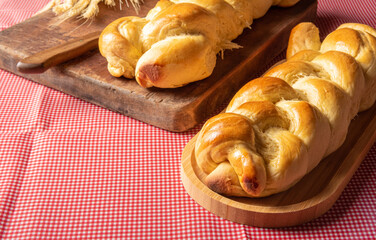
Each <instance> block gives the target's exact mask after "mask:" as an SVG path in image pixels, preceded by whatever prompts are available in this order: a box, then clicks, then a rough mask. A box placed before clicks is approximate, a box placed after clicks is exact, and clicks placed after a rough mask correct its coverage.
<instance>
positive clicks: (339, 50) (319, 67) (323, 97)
mask: <svg viewBox="0 0 376 240" xmlns="http://www.w3.org/2000/svg"><path fill="white" fill-rule="evenodd" d="M375 83H376V31H375V30H374V29H373V28H371V27H369V26H366V25H362V24H343V25H341V26H340V27H339V28H338V29H337V30H335V31H334V32H332V33H330V34H329V35H328V36H327V37H326V38H325V39H324V41H323V42H322V43H321V42H320V38H319V31H318V29H317V28H316V26H314V25H313V24H312V23H301V24H299V25H297V26H296V27H295V28H294V29H293V30H292V32H291V35H290V40H289V45H288V49H287V61H286V62H284V63H282V64H280V65H277V66H275V67H273V68H271V69H270V70H269V71H268V72H267V73H266V74H265V75H264V76H263V77H261V78H258V79H255V80H252V81H250V82H249V83H247V84H246V85H245V86H244V87H243V88H241V89H240V90H239V91H238V92H237V93H236V95H235V96H234V97H233V99H232V100H231V102H230V103H229V105H228V107H227V109H226V111H225V113H220V114H219V115H217V116H214V117H212V118H211V119H209V120H208V121H207V122H206V123H205V124H204V126H203V128H202V129H201V131H200V132H199V134H198V137H197V141H196V145H195V157H196V160H197V163H198V165H199V167H200V168H201V169H202V170H203V171H204V172H205V173H206V174H207V177H206V179H205V183H206V184H207V186H208V187H209V188H211V189H212V190H214V191H216V192H218V193H221V194H225V195H232V196H249V197H261V196H267V195H271V194H274V193H278V192H281V191H283V190H286V189H288V188H289V187H291V186H293V185H294V184H295V183H296V182H297V181H299V180H300V179H301V178H302V177H303V176H304V175H306V174H307V173H308V172H309V171H311V170H312V169H313V168H314V167H315V166H316V165H317V164H318V163H319V162H320V161H321V160H322V159H323V158H324V157H325V156H327V155H328V154H330V153H332V152H333V151H335V150H336V149H338V147H339V146H341V145H342V143H343V142H344V140H345V138H346V134H347V130H348V127H349V123H350V121H351V120H352V119H353V118H354V117H355V116H356V114H357V113H358V112H359V111H363V110H366V109H367V108H369V107H371V106H372V105H373V104H374V102H375V98H376V84H375Z"/></svg>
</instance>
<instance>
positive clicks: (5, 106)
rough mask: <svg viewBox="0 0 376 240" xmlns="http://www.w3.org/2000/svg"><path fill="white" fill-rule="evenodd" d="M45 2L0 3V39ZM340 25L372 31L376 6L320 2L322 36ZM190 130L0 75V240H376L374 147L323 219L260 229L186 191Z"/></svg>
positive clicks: (348, 0) (349, 0) (361, 0)
mask: <svg viewBox="0 0 376 240" xmlns="http://www.w3.org/2000/svg"><path fill="white" fill-rule="evenodd" d="M145 1H147V0H145ZM47 2H48V0H33V1H14V0H0V30H3V29H5V28H8V27H10V26H12V25H14V24H16V23H18V22H21V21H23V20H25V19H27V18H29V17H31V16H32V15H33V14H34V13H35V12H36V11H38V10H39V9H40V8H42V7H43V6H44V5H45V4H46V3H47ZM344 22H360V23H365V24H368V25H370V26H372V27H374V28H375V27H376V1H373V0H372V1H370V0H358V1H353V0H319V6H318V18H317V25H318V27H319V28H320V30H321V33H322V35H323V36H325V35H327V34H328V33H329V32H330V31H332V30H334V29H335V28H336V26H338V25H339V24H341V23H344ZM280 58H282V55H281V57H280ZM198 130H199V127H196V128H195V129H192V130H190V131H188V132H185V133H172V132H168V131H164V130H161V129H158V128H156V127H153V126H150V125H147V124H144V123H142V122H139V121H137V120H134V119H131V118H128V117H125V116H123V115H120V114H117V113H114V112H111V111H108V110H106V109H103V108H101V107H98V106H95V105H92V104H90V103H87V102H84V101H82V100H79V99H76V98H74V97H71V96H68V95H66V94H63V93H61V92H58V91H55V90H52V89H50V88H47V87H44V86H42V85H39V84H36V83H34V82H31V81H29V80H27V79H24V78H21V77H18V76H16V75H14V74H11V73H9V72H6V71H3V70H0V236H1V238H3V239H72V238H73V239H78V238H81V239H87V238H96V239H109V238H111V239H116V238H130V239H258V238H260V239H267V238H270V239H276V238H278V239H376V181H375V179H376V145H374V146H373V147H372V149H371V150H370V152H369V153H368V155H367V157H366V158H365V160H364V161H363V163H362V164H361V166H360V168H359V169H358V171H357V172H356V174H355V175H354V177H353V178H352V180H351V181H350V183H349V184H348V186H347V187H346V189H345V190H344V192H343V193H342V195H341V196H340V198H339V199H338V201H337V202H336V203H335V205H334V206H333V207H332V208H331V209H330V210H329V211H328V212H327V213H326V214H324V215H323V216H322V217H320V218H318V219H315V220H313V221H311V222H309V223H306V224H304V225H301V226H297V227H290V228H282V229H263V228H255V227H250V226H245V225H240V224H236V223H233V222H230V221H227V220H224V219H221V218H219V217H217V216H215V215H213V214H211V213H210V212H208V211H206V210H205V209H203V208H202V207H201V206H199V205H198V204H197V203H196V202H195V201H194V200H192V199H191V198H190V197H189V196H188V194H187V193H186V192H185V190H184V188H183V185H182V183H181V180H180V157H181V153H182V150H183V148H184V146H185V145H186V144H187V142H188V141H189V140H190V139H191V138H192V137H193V136H194V135H195V134H196V133H197V132H198Z"/></svg>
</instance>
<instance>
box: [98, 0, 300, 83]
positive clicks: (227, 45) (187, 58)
mask: <svg viewBox="0 0 376 240" xmlns="http://www.w3.org/2000/svg"><path fill="white" fill-rule="evenodd" d="M298 1H299V0H252V1H250V0H160V1H159V2H158V3H157V4H156V6H155V7H154V8H153V9H151V10H150V11H149V13H148V14H147V16H146V17H145V18H140V17H136V16H130V17H124V18H120V19H117V20H116V21H114V22H112V23H111V24H109V25H108V26H107V27H106V28H105V29H104V30H103V32H102V34H101V37H100V39H99V49H100V52H101V54H102V55H103V56H104V57H105V58H106V59H107V61H108V70H109V72H110V73H111V75H113V76H116V77H120V76H124V77H126V78H134V77H135V78H136V81H137V82H138V83H139V84H140V85H141V86H142V87H152V86H155V87H159V88H176V87H180V86H183V85H185V84H188V83H190V82H194V81H198V80H201V79H204V78H206V77H208V76H210V75H211V73H212V72H213V69H214V67H215V65H216V55H217V53H219V52H221V51H223V50H225V49H233V48H239V47H240V46H238V45H237V44H235V43H233V42H231V41H232V40H234V39H235V38H236V37H238V36H239V35H240V34H241V33H242V32H243V29H244V28H246V27H249V26H250V25H251V24H252V22H253V19H255V18H260V17H262V16H263V15H264V14H265V13H266V12H267V10H268V9H269V8H270V7H271V6H272V5H278V6H282V7H287V6H292V5H294V4H295V3H296V2H298Z"/></svg>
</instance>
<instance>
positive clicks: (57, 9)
mask: <svg viewBox="0 0 376 240" xmlns="http://www.w3.org/2000/svg"><path fill="white" fill-rule="evenodd" d="M100 2H104V4H105V5H107V6H109V7H115V6H116V2H115V0H51V1H50V2H49V3H48V4H47V5H46V6H45V7H44V8H43V9H42V10H40V11H39V12H38V13H41V12H44V11H46V10H49V9H52V11H53V12H54V13H55V14H57V15H60V17H61V19H62V21H64V20H66V19H68V18H72V17H77V16H80V17H82V18H84V19H90V18H93V17H95V16H97V15H98V13H99V7H98V4H99V3H100ZM129 2H130V4H131V5H132V6H133V8H134V9H135V10H136V12H138V10H139V8H140V5H141V4H142V2H143V0H125V4H126V5H127V7H129ZM118 4H119V7H120V9H121V7H122V5H123V1H122V0H119V3H118Z"/></svg>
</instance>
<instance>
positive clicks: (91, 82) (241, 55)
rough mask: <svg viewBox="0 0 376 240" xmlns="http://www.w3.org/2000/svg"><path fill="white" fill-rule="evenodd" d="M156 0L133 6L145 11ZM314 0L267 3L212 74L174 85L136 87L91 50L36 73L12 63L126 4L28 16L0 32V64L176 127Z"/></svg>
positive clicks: (263, 58)
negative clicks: (85, 17) (84, 15)
mask: <svg viewBox="0 0 376 240" xmlns="http://www.w3.org/2000/svg"><path fill="white" fill-rule="evenodd" d="M156 2H157V0H148V1H145V3H144V4H143V5H142V6H141V10H140V14H139V16H145V15H146V13H147V12H148V11H149V9H151V8H153V7H154V5H155V3H156ZM316 8H317V0H301V2H299V3H298V4H297V5H296V6H294V7H291V8H286V9H283V8H274V7H273V8H272V9H270V10H269V12H268V13H267V14H266V15H265V16H264V17H263V18H261V19H258V20H256V21H255V22H254V23H253V24H252V29H245V31H244V32H243V34H242V35H241V36H239V37H238V38H237V39H236V40H235V41H234V42H236V43H238V44H240V45H241V46H243V48H242V49H238V50H232V51H225V54H224V59H221V58H220V57H219V56H218V60H217V65H216V67H215V69H214V72H213V74H212V75H211V76H210V77H209V78H207V79H205V80H202V81H199V82H195V83H192V84H189V85H187V86H185V87H182V88H178V89H157V88H151V89H144V88H142V87H140V86H139V85H138V84H137V83H136V81H135V80H132V79H125V78H115V77H113V76H111V75H110V74H109V73H108V71H107V62H106V60H105V58H103V57H102V56H101V55H100V54H99V51H98V50H93V51H90V52H88V53H87V54H84V55H83V56H81V57H78V58H76V59H74V60H71V61H69V62H66V63H64V64H61V65H59V66H56V67H53V68H51V69H49V70H47V71H46V72H44V73H42V74H33V75H31V74H23V73H21V72H19V71H18V70H17V67H16V65H17V62H18V61H19V60H20V59H23V58H25V57H28V56H30V55H32V54H35V53H37V52H40V51H43V50H45V49H48V48H51V47H54V46H56V45H59V44H63V43H64V42H66V41H69V40H72V39H75V38H79V37H81V36H83V35H85V34H88V33H91V32H95V31H101V30H103V29H104V27H105V26H107V25H108V24H109V23H110V22H112V21H113V20H115V19H117V18H119V17H122V16H126V15H136V13H135V11H134V10H133V8H126V9H125V10H123V11H121V10H119V9H114V8H107V7H106V6H104V5H100V12H99V16H98V17H97V18H95V20H93V21H90V22H83V21H78V20H76V19H74V20H69V21H65V22H63V23H60V24H58V25H57V24H56V21H57V20H56V19H57V18H56V17H55V16H54V14H53V13H52V12H45V13H42V14H39V15H36V16H34V17H32V18H30V19H28V20H26V21H25V22H22V23H20V24H17V25H15V26H12V27H10V28H8V29H6V30H4V31H2V32H0V68H2V69H5V70H7V71H10V72H13V73H15V74H18V75H20V76H24V77H26V78H28V79H30V80H32V81H35V82H38V83H40V84H43V85H46V86H48V87H51V88H54V89H57V90H59V91H62V92H64V93H66V94H69V95H72V96H75V97H78V98H80V99H83V100H85V101H88V102H91V103H93V104H96V105H99V106H102V107H105V108H107V109H110V110H113V111H116V112H119V113H121V114H124V115H127V116H130V117H132V118H135V119H138V120H141V121H143V122H146V123H149V124H151V125H154V126H157V127H160V128H163V129H167V130H170V131H176V132H181V131H185V130H188V129H190V128H192V127H194V126H195V125H197V124H198V123H201V122H202V121H204V120H205V119H207V118H208V117H210V116H211V115H212V114H213V112H214V111H215V109H216V108H218V106H219V105H221V104H226V103H227V102H228V101H229V99H230V98H231V97H232V96H233V94H234V93H235V92H236V91H237V90H239V88H240V87H241V86H242V85H243V84H244V83H246V82H247V81H249V79H251V78H252V76H253V74H255V73H257V72H258V71H260V69H262V68H264V67H265V65H266V64H267V63H268V62H269V61H271V60H272V59H273V58H274V57H275V56H277V55H278V54H279V53H280V52H282V51H283V50H284V49H285V48H286V44H287V41H288V37H289V33H290V30H291V29H292V28H293V27H294V26H295V25H296V24H298V23H299V22H302V21H313V20H314V19H315V16H316Z"/></svg>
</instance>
